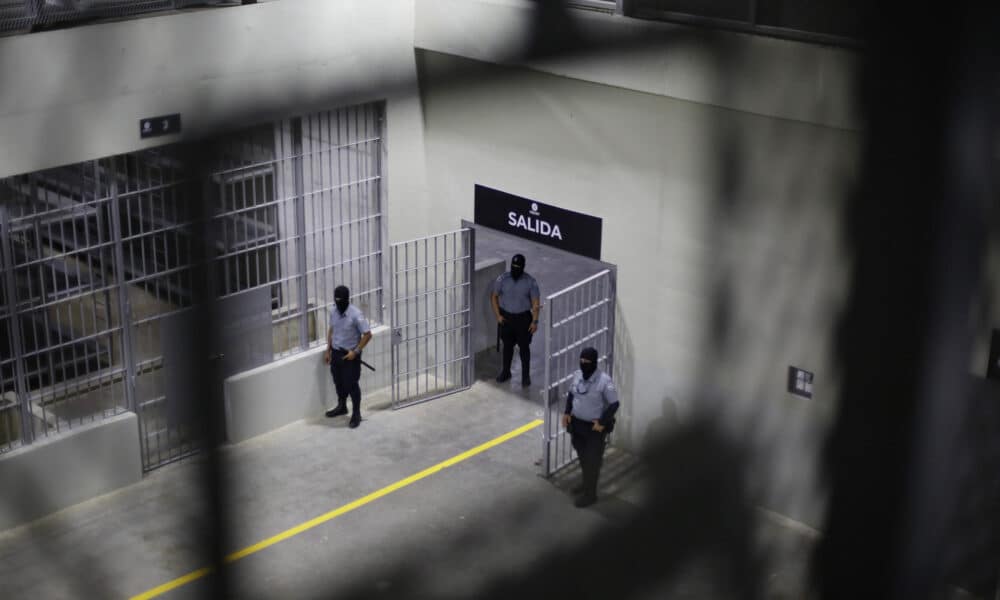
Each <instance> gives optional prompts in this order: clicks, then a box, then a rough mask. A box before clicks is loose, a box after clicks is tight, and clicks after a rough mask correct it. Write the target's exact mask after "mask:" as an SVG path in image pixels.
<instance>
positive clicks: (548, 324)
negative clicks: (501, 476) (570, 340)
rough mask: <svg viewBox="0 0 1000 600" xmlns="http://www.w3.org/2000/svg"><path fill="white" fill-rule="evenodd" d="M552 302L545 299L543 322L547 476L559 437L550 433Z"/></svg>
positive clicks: (544, 436) (543, 450)
mask: <svg viewBox="0 0 1000 600" xmlns="http://www.w3.org/2000/svg"><path fill="white" fill-rule="evenodd" d="M552 302H553V298H552V297H551V296H550V297H548V298H546V299H545V306H543V307H542V311H543V312H544V313H545V316H544V318H543V319H542V323H545V387H544V388H542V407H543V410H542V418H543V419H544V420H545V426H544V427H542V436H543V440H542V473H543V474H544V475H545V476H546V477H548V476H550V475H552V460H551V457H550V456H549V449H550V445H551V440H552V438H553V437H558V436H552V435H551V433H550V432H551V428H552V396H553V394H552V393H551V390H550V388H551V387H552V368H551V364H550V363H551V356H552V334H553V329H554V328H553V327H552ZM556 395H558V394H556ZM557 399H558V398H557ZM557 426H558V425H557Z"/></svg>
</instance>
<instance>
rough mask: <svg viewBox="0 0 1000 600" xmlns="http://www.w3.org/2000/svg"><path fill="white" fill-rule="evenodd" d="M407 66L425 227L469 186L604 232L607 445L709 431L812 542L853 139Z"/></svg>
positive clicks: (603, 93)
mask: <svg viewBox="0 0 1000 600" xmlns="http://www.w3.org/2000/svg"><path fill="white" fill-rule="evenodd" d="M418 65H420V66H419V69H418V71H419V73H420V77H421V94H422V99H423V106H424V115H425V117H424V135H425V138H424V139H425V144H426V150H425V153H426V157H427V158H426V159H427V164H428V181H429V184H430V186H431V193H430V194H428V197H429V198H431V202H432V206H431V208H430V210H429V211H428V212H431V213H433V214H435V215H438V218H441V219H446V220H447V219H454V220H459V219H463V218H464V219H471V218H472V217H473V207H474V203H473V188H474V185H475V184H477V183H478V184H483V185H487V186H490V187H493V188H497V189H501V190H504V191H507V192H510V193H513V194H517V195H520V196H524V197H527V198H532V199H536V200H538V201H540V202H545V203H547V204H553V205H556V206H559V207H562V208H565V209H569V210H574V211H578V212H582V213H586V214H590V215H594V216H597V217H600V218H602V219H603V248H602V259H603V260H606V261H608V262H610V263H613V264H616V265H618V279H617V285H618V314H617V315H616V352H617V358H618V360H617V361H616V373H615V377H616V379H617V380H618V382H619V387H620V390H621V397H622V409H621V412H620V415H621V419H620V421H619V425H620V426H619V429H618V430H617V435H616V441H617V443H619V444H621V445H622V446H623V447H625V448H628V449H630V450H639V451H641V450H642V449H643V448H644V447H645V446H646V444H647V443H648V442H649V440H650V439H652V436H654V435H656V434H658V433H659V432H662V431H667V430H669V429H670V428H671V427H672V426H674V425H676V424H677V423H678V422H681V421H683V420H684V419H687V418H689V417H690V416H692V415H694V414H696V413H699V412H710V413H712V414H713V415H714V417H715V418H717V419H718V420H719V421H720V422H721V423H723V424H724V425H725V426H726V427H727V428H729V429H731V431H733V432H734V434H735V436H736V437H737V439H741V440H744V441H747V442H749V443H751V444H753V445H755V446H756V447H758V448H759V449H760V452H758V453H753V456H754V457H755V458H758V459H759V460H760V466H761V468H762V469H767V470H769V471H771V472H770V474H769V475H768V476H767V477H761V478H759V480H760V481H764V482H768V483H774V484H775V487H774V488H773V490H772V489H768V490H766V491H764V492H763V494H764V495H770V497H769V500H768V502H767V503H766V505H767V506H769V507H771V508H773V509H774V510H777V511H778V512H781V513H782V514H786V515H789V516H793V517H795V518H799V519H801V520H804V521H806V522H809V523H812V524H817V523H818V520H819V515H820V514H821V513H820V510H821V505H820V504H819V503H818V502H817V501H816V497H817V493H818V490H819V487H818V482H817V481H816V480H814V479H813V477H815V475H816V473H818V471H817V470H816V469H815V464H816V463H815V461H816V459H817V458H818V452H819V444H820V443H821V441H822V440H823V439H824V435H823V433H824V431H825V428H826V427H827V426H828V424H829V422H830V417H831V415H832V412H833V409H834V406H835V405H834V400H835V399H836V397H837V385H838V382H837V372H836V369H835V367H834V364H833V356H832V350H833V346H832V340H833V335H834V331H833V327H834V326H835V324H836V322H837V315H838V313H839V310H840V307H841V306H842V301H843V298H844V296H843V294H844V285H845V283H846V274H847V273H848V269H849V267H850V265H849V262H848V261H847V253H846V252H845V250H844V248H843V247H842V243H843V240H844V237H843V233H842V229H841V228H842V226H843V223H842V221H841V214H842V206H843V203H842V199H843V198H844V197H845V196H844V194H845V193H846V191H847V190H848V189H849V186H850V184H851V181H852V178H853V176H854V173H855V169H856V158H857V157H858V155H859V148H860V141H861V136H860V134H859V133H858V132H856V131H851V130H846V129H838V128H834V127H829V126H825V125H818V124H813V123H805V122H801V121H794V120H789V119H784V118H776V117H772V116H762V115H760V114H753V113H749V112H741V111H735V110H731V109H726V108H720V107H718V106H713V105H710V104H703V103H698V102H691V101H687V100H679V99H676V98H671V97H667V96H657V95H652V94H648V93H643V92H638V91H632V90H627V89H623V88H620V87H613V86H609V85H601V84H595V83H590V82H586V81H581V80H577V79H570V78H567V77H562V76H557V75H553V74H549V73H543V72H540V71H538V70H534V69H528V68H523V67H508V66H498V65H492V64H489V63H485V62H480V61H470V60H468V59H464V58H459V57H453V56H448V55H445V54H440V53H435V52H421V53H420V54H418ZM455 70H462V71H464V72H472V73H477V74H480V75H482V76H483V78H484V79H483V82H482V83H481V84H479V85H476V86H466V87H463V88H461V89H458V90H456V89H455V88H454V87H453V86H449V85H448V84H447V83H445V82H444V80H443V79H441V77H442V76H446V75H447V74H448V73H449V72H453V71H455ZM667 75H669V72H668V73H667ZM724 151H725V152H728V153H729V156H732V157H736V159H737V161H738V162H736V163H735V164H733V163H726V162H725V161H722V160H720V157H723V156H724V155H725V153H724ZM730 166H733V167H734V170H735V171H736V172H735V173H733V172H728V173H727V172H726V171H725V169H726V168H728V167H730ZM727 178H731V179H728V180H730V181H732V180H736V181H738V183H734V184H733V185H732V186H731V187H730V188H729V189H722V188H721V186H720V183H721V182H724V181H727ZM723 198H725V201H723ZM425 210H427V209H425ZM719 300H724V302H723V303H722V304H720V303H719ZM720 317H724V318H723V320H722V321H719V319H720ZM713 321H714V322H715V323H719V322H724V323H726V325H727V327H726V336H725V337H714V336H713V335H712V329H711V326H712V323H713ZM720 343H721V344H722V345H721V346H720V345H718V344H720ZM789 365H795V366H799V367H802V368H805V369H808V370H810V371H813V372H814V373H816V377H817V380H816V382H815V390H814V396H813V398H812V399H805V398H800V397H796V396H791V395H789V394H788V393H787V392H786V391H785V385H786V374H787V369H788V366H789ZM788 474H793V475H791V476H789V475H788ZM792 482H794V485H793V483H792ZM765 487H766V486H765ZM789 487H791V488H794V489H793V490H792V491H789V489H788V488H789ZM772 491H773V494H772V493H771V492H772Z"/></svg>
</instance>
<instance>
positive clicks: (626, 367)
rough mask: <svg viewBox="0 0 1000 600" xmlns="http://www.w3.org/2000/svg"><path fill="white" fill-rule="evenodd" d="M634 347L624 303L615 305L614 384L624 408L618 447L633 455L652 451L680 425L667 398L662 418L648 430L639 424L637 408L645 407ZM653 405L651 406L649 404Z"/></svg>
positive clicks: (651, 424) (654, 420)
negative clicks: (637, 381) (653, 447)
mask: <svg viewBox="0 0 1000 600" xmlns="http://www.w3.org/2000/svg"><path fill="white" fill-rule="evenodd" d="M635 362H636V361H635V344H634V343H633V341H632V332H631V331H630V329H629V326H628V322H627V321H626V318H625V313H624V311H623V310H622V304H621V300H620V299H619V300H618V301H617V302H616V303H615V365H614V380H615V384H616V385H617V386H618V390H619V393H620V394H621V400H622V405H621V409H620V412H619V413H618V414H619V417H618V425H617V432H616V434H615V445H616V446H619V447H621V448H623V449H625V450H628V451H630V452H639V451H641V450H642V449H643V448H648V447H650V446H651V445H652V444H653V443H654V441H655V440H656V439H658V438H660V437H662V436H663V435H665V434H666V433H668V432H670V431H672V430H674V429H675V428H676V427H677V426H678V425H679V424H680V415H679V412H678V410H677V402H676V400H675V399H674V398H673V397H671V396H664V397H663V399H662V401H661V403H660V416H658V417H656V418H655V419H653V420H652V421H650V422H649V423H648V424H647V425H646V427H645V428H643V427H642V424H641V423H640V422H639V421H637V415H636V411H635V407H636V406H637V405H638V404H640V403H642V404H646V402H644V401H643V400H642V399H641V398H640V394H641V392H640V391H639V390H637V389H636V388H635ZM649 404H651V403H649Z"/></svg>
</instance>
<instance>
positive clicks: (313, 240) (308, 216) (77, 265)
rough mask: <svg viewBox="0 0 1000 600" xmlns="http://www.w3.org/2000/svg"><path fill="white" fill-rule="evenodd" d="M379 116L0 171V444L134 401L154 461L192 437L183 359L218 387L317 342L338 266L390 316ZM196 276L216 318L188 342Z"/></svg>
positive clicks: (194, 429) (366, 110)
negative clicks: (203, 368) (207, 240)
mask: <svg viewBox="0 0 1000 600" xmlns="http://www.w3.org/2000/svg"><path fill="white" fill-rule="evenodd" d="M383 125H384V105H382V104H381V103H374V104H366V105H359V106H353V107H345V108H341V109H337V110H330V111H322V112H318V113H312V114H308V115H303V116H300V117H293V118H289V119H283V120H280V121H276V122H273V123H266V124H261V125H257V126H253V127H250V128H247V129H245V130H242V131H239V132H233V133H230V134H226V135H224V136H221V137H218V138H215V139H212V140H207V141H204V142H200V143H199V144H196V145H176V144H175V145H169V146H162V147H158V148H150V149H147V150H142V151H138V152H132V153H129V154H122V155H117V156H111V157H105V158H100V159H96V160H91V161H86V162H82V163H78V164H74V165H68V166H64V167H56V168H52V169H46V170H44V171H37V172H34V173H28V174H24V175H16V176H11V177H6V178H0V266H2V270H0V454H3V453H5V452H8V451H12V450H15V449H17V448H20V447H22V446H27V445H30V444H32V443H33V442H34V441H36V440H38V441H40V440H41V439H43V438H46V437H49V436H54V435H58V434H60V433H62V432H64V431H68V430H72V429H74V428H77V427H81V426H83V425H85V424H87V423H91V422H96V421H101V420H105V419H109V418H112V417H114V416H116V415H120V414H123V413H126V412H130V411H132V412H135V413H136V415H137V417H138V419H137V420H138V426H139V438H140V449H141V454H142V465H143V469H144V470H146V471H148V470H151V469H154V468H157V467H159V466H162V465H165V464H167V463H170V462H172V461H176V460H178V459H181V458H183V457H185V456H189V455H191V454H193V453H196V452H198V451H199V450H200V449H201V447H202V446H203V437H204V435H203V434H204V423H203V422H202V420H201V418H200V413H199V407H196V406H192V402H190V399H191V398H194V397H196V395H197V394H196V393H195V392H196V391H197V390H195V389H194V387H193V386H194V385H195V383H194V381H195V380H194V378H193V377H191V375H190V374H191V373H192V372H193V369H194V365H195V361H204V360H208V359H212V364H213V369H212V371H213V373H214V374H215V378H214V379H213V381H212V383H211V385H213V387H215V388H216V389H217V390H219V391H220V392H221V386H222V378H223V377H225V376H228V375H232V374H234V373H239V372H243V371H246V370H248V369H250V368H253V367H256V366H258V365H262V364H265V363H268V362H271V361H273V360H276V359H278V358H281V357H284V356H287V355H290V354H293V353H296V352H300V351H302V350H305V349H307V348H310V347H313V346H316V345H321V344H323V343H325V333H326V328H325V325H324V324H325V323H326V321H327V316H328V314H329V310H330V307H331V306H332V305H333V290H334V288H335V286H336V285H337V284H339V283H344V284H347V285H348V286H349V287H350V288H351V290H352V292H353V293H352V297H353V299H354V302H355V303H356V304H357V305H358V306H359V307H360V308H361V310H362V311H363V312H364V313H365V314H367V315H369V316H370V318H371V320H372V321H373V322H374V323H383V322H385V318H384V315H383V312H382V309H381V307H382V304H383V285H382V284H383V252H382V249H383V244H384V240H385V230H384V225H385V224H384V221H383V218H382V214H383V213H382V206H383V202H382V197H383V188H382V185H381V173H382V155H383V145H382V131H383ZM201 159H204V160H201ZM199 206H205V207H206V208H205V210H204V211H201V210H197V211H196V210H195V208H196V207H199ZM196 215H201V216H200V217H196ZM198 219H207V220H208V223H207V225H206V224H205V223H204V221H199V220H198ZM196 221H197V222H196ZM203 229H205V230H208V231H210V232H211V234H210V235H211V238H212V239H211V244H210V246H211V249H210V251H209V252H208V256H207V257H206V259H207V261H208V264H206V265H204V266H205V267H207V268H206V269H204V273H202V274H201V275H199V269H197V268H196V267H197V266H198V265H195V264H193V263H194V260H195V258H194V257H195V255H196V254H195V252H194V249H195V247H196V244H198V243H199V239H198V237H197V236H198V235H202V234H201V233H199V232H200V231H201V230H203ZM198 277H201V278H202V279H196V278H198ZM205 278H207V279H205ZM206 286H207V288H208V289H207V296H209V297H210V298H211V301H212V303H213V310H214V311H215V313H216V314H220V315H225V318H224V319H217V321H216V322H218V323H219V325H218V331H217V332H216V334H217V335H213V336H212V338H213V339H212V347H208V348H198V349H197V351H193V350H194V349H192V347H191V340H190V339H189V336H188V334H189V332H190V331H191V329H192V327H193V326H194V322H193V321H192V319H193V318H194V311H193V310H192V308H193V305H194V296H195V291H196V289H198V288H204V287H206Z"/></svg>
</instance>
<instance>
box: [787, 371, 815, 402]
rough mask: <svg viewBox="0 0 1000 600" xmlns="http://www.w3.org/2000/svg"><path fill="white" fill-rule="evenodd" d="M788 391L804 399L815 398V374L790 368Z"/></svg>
mask: <svg viewBox="0 0 1000 600" xmlns="http://www.w3.org/2000/svg"><path fill="white" fill-rule="evenodd" d="M788 391H789V392H790V393H792V394H795V395H796V396H802V397H803V398H812V397H813V374H812V373H810V372H809V371H806V370H804V369H800V368H798V367H791V366H790V367H788Z"/></svg>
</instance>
